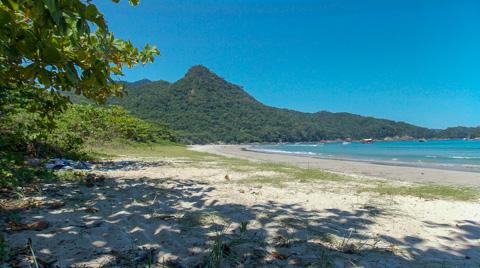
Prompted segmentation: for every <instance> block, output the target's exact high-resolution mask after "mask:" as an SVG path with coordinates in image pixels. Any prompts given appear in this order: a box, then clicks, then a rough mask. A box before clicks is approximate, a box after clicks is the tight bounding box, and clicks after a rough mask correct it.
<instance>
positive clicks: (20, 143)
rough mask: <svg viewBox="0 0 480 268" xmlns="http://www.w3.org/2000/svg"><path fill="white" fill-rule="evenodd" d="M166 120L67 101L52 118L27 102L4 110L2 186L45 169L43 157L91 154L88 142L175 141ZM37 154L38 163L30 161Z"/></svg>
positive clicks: (0, 151) (0, 137)
mask: <svg viewBox="0 0 480 268" xmlns="http://www.w3.org/2000/svg"><path fill="white" fill-rule="evenodd" d="M174 140H175V135H174V133H173V132H172V131H170V130H169V129H168V128H167V127H166V126H162V125H153V124H151V123H148V122H145V121H143V120H141V119H138V118H136V117H134V116H132V115H130V114H129V113H128V112H127V111H125V110H124V109H123V108H121V107H118V106H108V107H101V106H96V105H89V104H88V105H87V104H73V105H69V106H68V107H67V109H66V110H65V111H64V112H63V113H60V114H57V115H55V117H54V118H48V117H45V116H44V115H42V114H41V113H39V112H35V111H30V110H27V109H23V108H15V109H11V110H10V111H9V112H8V113H4V114H0V186H16V185H19V184H22V183H28V182H29V181H31V180H33V179H35V178H38V177H45V176H46V177H49V176H50V175H49V174H43V173H42V170H41V168H38V167H41V159H45V158H51V157H64V158H70V159H88V158H90V157H89V155H88V154H87V153H86V150H84V149H85V148H86V147H88V146H90V145H92V144H93V145H96V146H98V145H103V144H106V143H109V142H112V141H116V142H120V143H122V142H123V143H126V142H131V143H154V142H164V141H168V142H171V141H174ZM28 159H36V162H37V163H36V166H37V167H32V166H31V165H26V164H25V162H27V160H28Z"/></svg>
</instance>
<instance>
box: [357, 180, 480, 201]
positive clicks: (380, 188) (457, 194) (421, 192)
mask: <svg viewBox="0 0 480 268" xmlns="http://www.w3.org/2000/svg"><path fill="white" fill-rule="evenodd" d="M358 192H374V193H379V194H382V195H405V196H415V197H419V198H425V199H449V200H457V201H473V200H477V199H479V198H480V191H479V190H478V189H475V188H470V187H455V186H448V185H433V184H428V185H424V184H422V185H411V186H395V185H391V184H388V183H378V184H377V185H376V186H368V187H364V188H361V189H359V190H358Z"/></svg>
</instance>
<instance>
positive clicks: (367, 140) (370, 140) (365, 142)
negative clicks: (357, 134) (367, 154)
mask: <svg viewBox="0 0 480 268" xmlns="http://www.w3.org/2000/svg"><path fill="white" fill-rule="evenodd" d="M360 142H361V143H363V144H370V143H373V139H363V140H361V141H360Z"/></svg>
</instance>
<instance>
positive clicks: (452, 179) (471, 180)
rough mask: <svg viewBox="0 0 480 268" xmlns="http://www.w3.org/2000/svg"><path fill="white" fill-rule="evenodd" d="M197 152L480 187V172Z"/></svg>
mask: <svg viewBox="0 0 480 268" xmlns="http://www.w3.org/2000/svg"><path fill="white" fill-rule="evenodd" d="M192 149H193V150H197V151H203V152H209V153H215V154H220V155H224V156H234V157H238V158H243V159H250V160H260V161H270V162H276V163H287V164H292V165H297V166H300V167H310V168H320V169H323V170H328V171H332V172H339V173H346V174H354V175H361V176H367V177H374V178H381V179H393V180H400V181H408V182H416V183H438V184H444V185H457V186H474V187H477V186H480V173H479V172H468V171H456V170H445V169H434V168H424V167H409V166H394V165H385V164H374V163H367V162H355V161H345V160H330V159H320V158H313V157H306V156H295V155H287V154H275V153H264V152H255V151H250V150H245V149H248V146H246V145H196V146H192Z"/></svg>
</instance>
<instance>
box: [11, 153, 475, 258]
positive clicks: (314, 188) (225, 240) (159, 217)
mask: <svg viewBox="0 0 480 268" xmlns="http://www.w3.org/2000/svg"><path fill="white" fill-rule="evenodd" d="M225 148H226V147H225ZM229 148H232V147H229ZM229 150H231V149H229ZM245 154H246V155H242V156H243V157H246V158H248V157H249V155H250V154H249V153H245ZM258 155H261V154H258ZM268 156H270V155H268ZM123 161H125V159H123ZM129 161H130V162H117V163H119V165H118V166H119V168H115V164H114V165H113V166H112V167H113V168H111V169H109V170H105V171H97V172H96V173H97V174H99V175H104V176H106V178H107V179H106V180H105V181H101V182H99V183H98V184H97V185H96V186H94V187H87V186H86V185H85V184H83V183H75V182H73V183H64V184H60V185H59V184H52V185H45V186H44V187H43V188H42V189H40V190H39V191H37V193H36V194H35V198H36V200H38V201H41V200H50V201H51V200H59V201H63V202H65V204H64V205H63V206H56V207H52V206H47V205H45V206H42V205H39V206H38V207H35V208H30V209H26V210H21V211H18V212H16V213H17V214H16V217H17V218H18V219H17V220H19V221H21V222H24V223H29V222H33V221H38V220H45V221H46V222H48V223H49V225H48V227H47V228H44V229H43V228H40V229H41V230H24V231H13V230H8V227H7V231H6V233H5V235H6V241H7V243H8V245H9V246H10V248H12V249H13V250H17V251H16V252H17V256H16V260H15V261H16V262H17V263H19V265H22V264H23V265H24V266H23V267H28V266H27V265H26V256H27V255H28V252H27V253H25V250H24V248H25V245H26V242H27V240H28V238H30V239H31V240H32V248H33V249H34V251H35V252H36V254H37V256H38V258H42V260H43V261H44V262H46V261H45V260H46V259H51V260H52V263H55V264H56V265H58V266H59V267H144V266H146V265H147V264H146V263H148V262H150V261H148V260H150V259H151V260H152V262H153V266H154V267H204V266H206V265H207V264H209V263H210V264H212V263H215V261H214V260H215V258H214V256H218V252H220V253H221V254H224V255H225V256H228V257H225V258H224V260H223V262H222V263H221V264H220V266H221V267H237V266H240V267H307V266H310V267H358V266H360V267H479V266H480V227H479V223H480V205H479V204H478V203H469V202H454V201H442V200H424V199H419V198H413V197H401V196H388V197H386V196H377V195H374V194H371V193H362V194H358V193H357V192H356V191H355V190H354V185H352V189H350V188H349V187H348V185H342V187H343V188H342V189H343V190H341V191H335V190H332V189H334V187H335V185H333V184H332V185H329V184H328V183H291V184H288V185H286V186H284V187H283V188H277V187H273V186H268V185H249V184H245V183H242V180H243V179H245V178H248V177H252V176H258V175H261V176H268V175H269V174H263V173H261V171H251V172H247V171H245V172H239V171H232V170H227V169H225V168H223V167H221V166H215V165H214V164H212V163H200V164H198V163H190V162H188V161H184V160H182V159H157V160H155V161H153V162H145V160H141V159H130V160H129ZM150 161H151V160H150ZM120 163H122V164H120ZM125 163H127V164H125ZM337 165H338V166H336V167H330V168H340V166H341V165H344V166H346V164H337ZM129 166H130V168H129ZM259 172H260V173H259ZM412 172H413V171H412ZM432 172H433V171H432ZM226 174H228V175H229V180H226V179H225V175H226ZM6 212H8V211H5V210H4V211H2V213H3V214H2V215H3V216H2V217H4V216H5V215H6ZM10 213H12V212H11V211H10ZM242 225H243V226H244V228H242ZM218 245H220V246H218ZM22 249H23V251H22ZM215 249H216V250H215ZM22 252H23V253H22ZM145 252H147V253H148V254H149V255H148V256H151V257H152V258H146V257H145V256H147V255H146V254H145ZM212 252H217V254H213V253H212ZM22 254H23V255H22ZM22 258H23V259H22ZM225 259H226V260H225ZM239 263H243V266H242V265H239ZM327 264H331V266H328V265H327ZM322 265H324V266H322ZM325 265H327V266H325ZM357 265H358V266H357Z"/></svg>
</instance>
